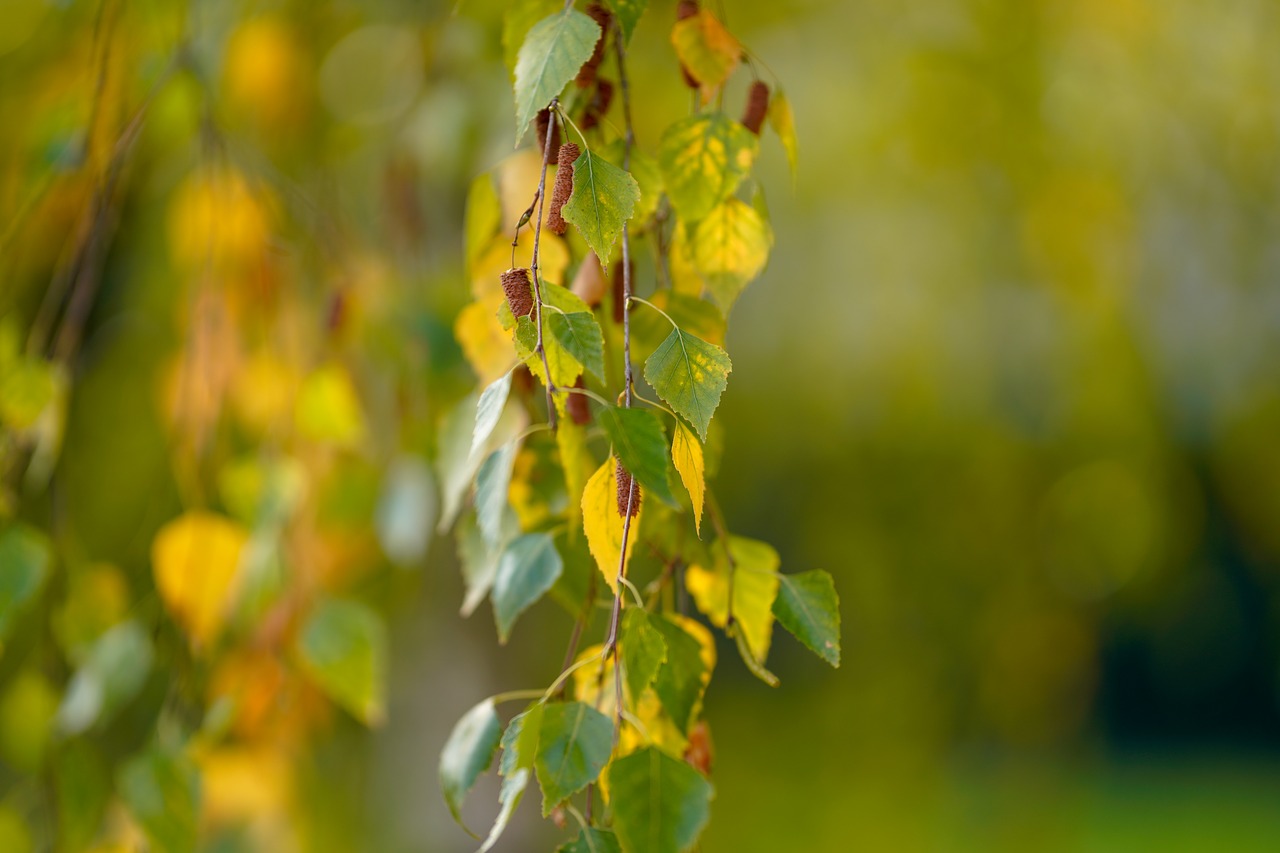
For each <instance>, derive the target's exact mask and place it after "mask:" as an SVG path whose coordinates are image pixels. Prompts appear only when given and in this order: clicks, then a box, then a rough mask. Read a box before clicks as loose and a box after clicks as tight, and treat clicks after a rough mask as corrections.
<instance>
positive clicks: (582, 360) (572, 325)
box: [547, 311, 604, 381]
mask: <svg viewBox="0 0 1280 853" xmlns="http://www.w3.org/2000/svg"><path fill="white" fill-rule="evenodd" d="M547 326H548V328H550V330H551V336H552V337H554V338H555V339H556V340H557V341H558V342H559V343H560V345H561V346H562V347H564V348H565V351H566V352H568V353H569V355H571V356H573V358H574V360H575V361H577V362H578V363H579V364H581V365H582V366H583V368H585V369H587V370H589V371H591V372H592V373H593V374H595V376H596V377H597V378H598V379H600V380H601V381H603V380H604V335H603V334H601V332H600V324H599V323H597V322H596V318H595V315H594V314H592V313H590V312H575V313H573V314H561V313H559V312H558V311H548V312H547Z"/></svg>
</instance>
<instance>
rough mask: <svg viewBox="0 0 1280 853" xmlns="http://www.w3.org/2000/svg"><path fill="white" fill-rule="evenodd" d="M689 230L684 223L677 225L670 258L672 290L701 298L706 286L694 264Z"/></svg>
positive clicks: (672, 239) (673, 235)
mask: <svg viewBox="0 0 1280 853" xmlns="http://www.w3.org/2000/svg"><path fill="white" fill-rule="evenodd" d="M688 230H689V229H688V228H686V227H685V226H684V224H683V223H677V224H676V227H675V229H674V231H673V234H672V238H671V252H670V256H669V263H670V267H671V289H672V290H673V291H675V292H676V293H683V294H685V295H686V296H694V297H701V296H702V291H703V288H704V287H705V286H706V285H705V283H704V282H703V281H702V274H701V273H699V272H698V266H697V264H696V263H695V262H694V258H693V246H692V244H691V242H690V240H689V237H688ZM660 292H661V291H659V293H660ZM655 295H656V294H655Z"/></svg>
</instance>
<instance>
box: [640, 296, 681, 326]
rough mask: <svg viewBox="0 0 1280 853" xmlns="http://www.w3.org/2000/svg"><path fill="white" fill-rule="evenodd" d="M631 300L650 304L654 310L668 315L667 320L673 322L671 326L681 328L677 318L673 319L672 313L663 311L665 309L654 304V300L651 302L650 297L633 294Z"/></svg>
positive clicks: (665, 315)
mask: <svg viewBox="0 0 1280 853" xmlns="http://www.w3.org/2000/svg"><path fill="white" fill-rule="evenodd" d="M631 301H632V302H639V303H640V304H641V305H648V306H649V307H650V308H652V309H653V310H654V311H657V312H658V313H659V314H661V315H662V316H663V317H666V318H667V322H668V323H670V324H671V327H672V328H673V329H679V328H680V326H679V324H678V323H676V321H675V320H672V319H671V315H670V314H668V313H667V312H666V311H663V310H662V309H661V308H659V307H658V306H657V305H654V304H653V303H652V302H650V301H649V300H648V299H641V298H640V297H639V296H632V297H631Z"/></svg>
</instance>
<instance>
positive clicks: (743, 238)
mask: <svg viewBox="0 0 1280 853" xmlns="http://www.w3.org/2000/svg"><path fill="white" fill-rule="evenodd" d="M693 245H694V248H693V257H694V262H695V263H696V264H697V267H698V271H699V272H700V273H702V276H703V278H704V279H705V280H706V283H707V286H708V287H709V288H710V289H711V295H712V296H714V297H715V298H716V301H717V302H719V303H720V307H721V308H722V309H723V310H724V311H725V312H726V313H728V311H729V308H730V307H732V305H733V302H734V300H735V299H737V298H738V294H739V293H741V292H742V289H743V288H744V287H746V286H747V283H748V282H750V281H751V280H752V279H753V278H755V277H756V276H757V275H759V274H760V271H761V270H763V269H764V265H765V263H766V262H768V260H769V249H770V247H771V246H772V245H773V231H772V230H771V229H770V228H769V224H768V223H767V222H765V221H764V219H763V218H762V217H761V216H760V214H759V213H757V212H756V210H755V208H753V207H751V205H749V204H747V203H746V202H743V201H741V200H739V199H736V198H730V199H728V200H726V201H725V202H723V203H722V204H720V205H719V206H718V207H716V208H715V209H714V210H712V211H711V212H710V213H709V214H707V217H706V218H705V219H703V220H702V221H701V222H699V223H698V228H697V231H696V233H695V235H694V241H693Z"/></svg>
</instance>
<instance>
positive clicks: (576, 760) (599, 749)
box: [534, 702, 613, 817]
mask: <svg viewBox="0 0 1280 853" xmlns="http://www.w3.org/2000/svg"><path fill="white" fill-rule="evenodd" d="M612 751H613V721H612V720H610V719H609V718H608V717H606V716H605V715H604V714H602V713H600V712H599V711H597V710H596V709H595V708H592V707H591V706H590V705H587V704H584V703H582V702H553V703H550V704H548V705H547V706H546V708H545V709H544V710H543V712H542V726H541V731H540V734H539V736H538V757H537V759H536V760H535V761H534V766H535V767H536V768H537V771H538V784H539V785H541V786H542V816H543V817H546V816H547V815H549V814H551V810H552V809H553V808H555V807H556V805H557V804H559V803H560V802H562V801H563V800H565V799H567V798H568V797H571V796H573V795H574V794H576V793H577V792H578V791H581V790H582V789H583V788H585V787H586V786H587V785H589V784H590V783H592V782H594V781H595V780H596V779H597V778H599V776H600V771H601V770H603V769H604V766H605V765H606V764H608V763H609V754H610V753H611V752H612Z"/></svg>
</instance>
